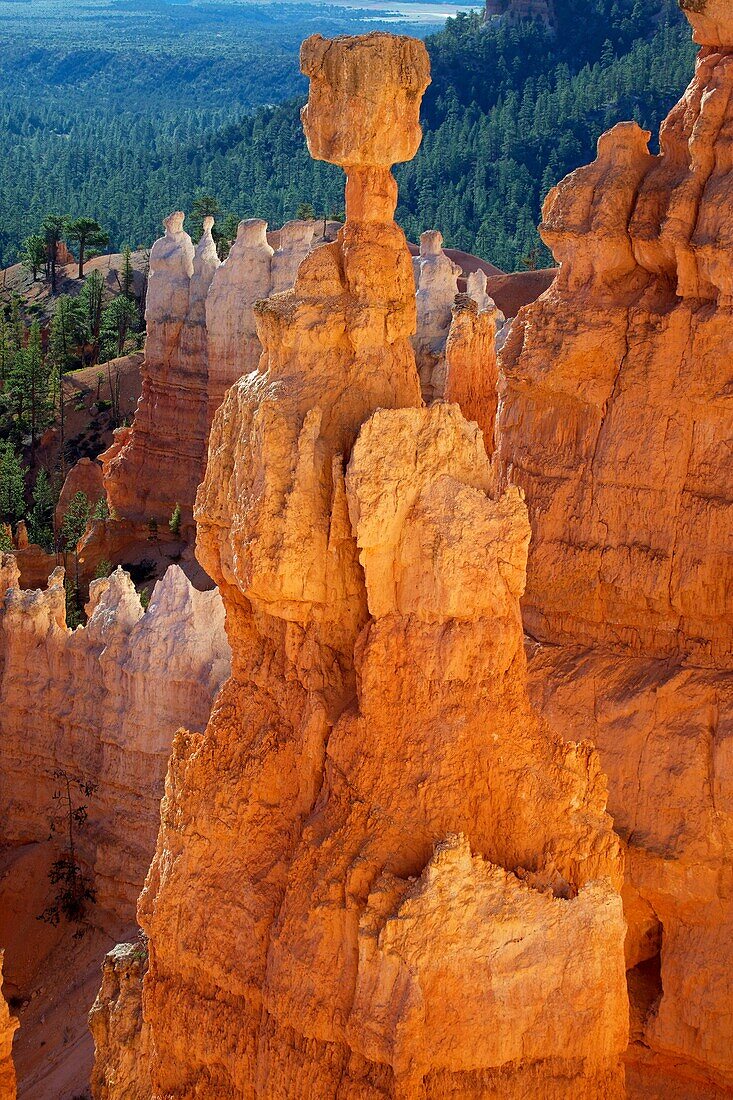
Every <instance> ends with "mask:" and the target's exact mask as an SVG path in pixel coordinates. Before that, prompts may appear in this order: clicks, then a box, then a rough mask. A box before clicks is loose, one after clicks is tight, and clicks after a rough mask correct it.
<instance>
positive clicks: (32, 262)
mask: <svg viewBox="0 0 733 1100" xmlns="http://www.w3.org/2000/svg"><path fill="white" fill-rule="evenodd" d="M45 259H46V241H45V238H44V237H43V235H42V234H41V233H31V234H30V236H29V237H26V238H25V240H24V241H23V244H22V245H21V246H20V262H21V263H22V264H23V266H24V267H26V268H27V269H28V270H29V271H30V273H31V275H32V277H33V282H35V281H36V279H37V278H38V272H39V271H40V270H41V268H42V267H43V264H44V261H45Z"/></svg>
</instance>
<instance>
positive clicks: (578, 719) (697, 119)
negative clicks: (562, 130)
mask: <svg viewBox="0 0 733 1100" xmlns="http://www.w3.org/2000/svg"><path fill="white" fill-rule="evenodd" d="M682 6H683V7H684V8H685V9H686V10H687V14H688V15H689V18H690V20H691V22H692V23H693V27H694V29H695V37H696V40H697V41H698V42H699V43H700V44H701V46H702V48H701V50H700V53H699V56H698V61H697V66H696V70H695V75H694V78H693V80H692V82H691V84H690V86H689V88H688V89H687V91H686V92H685V95H684V96H683V98H682V100H681V101H680V103H679V104H678V105H677V106H676V107H675V108H673V110H672V112H671V113H670V115H669V117H668V118H667V120H666V121H665V122H664V124H663V125H662V129H661V135H660V154H659V155H658V156H654V155H652V154H650V152H649V150H648V141H649V137H650V135H649V134H648V133H647V132H645V131H642V130H640V128H639V127H638V126H637V125H636V124H635V123H625V124H621V125H619V126H616V127H614V129H613V130H611V131H610V132H609V133H607V134H605V135H604V136H603V137H602V138H601V139H600V141H599V145H598V157H597V159H596V161H595V162H594V163H593V164H591V165H589V166H587V167H585V168H581V169H578V171H576V172H574V173H573V174H572V175H571V176H569V177H568V179H567V180H565V181H563V182H562V183H561V184H560V185H559V186H558V187H556V188H555V189H554V190H553V191H552V192H551V193H550V195H549V196H548V198H547V200H546V203H545V207H544V211H543V224H542V227H541V232H542V235H543V237H544V239H545V241H546V242H547V244H548V245H549V246H550V247H551V248H552V249H553V251H554V253H555V256H556V258H557V259H558V260H559V261H560V262H561V264H562V266H561V268H560V270H559V273H558V276H557V278H556V280H555V282H554V283H553V284H552V286H551V287H550V289H549V290H548V291H547V292H546V293H545V294H544V295H543V296H542V297H541V298H540V299H539V300H538V301H537V302H535V303H534V304H532V305H530V306H528V307H527V308H525V309H523V310H521V311H520V313H519V315H518V317H517V319H516V320H515V322H514V324H513V327H512V330H511V334H510V336H509V339H508V341H507V344H506V346H505V348H504V350H503V352H502V354H501V357H500V391H501V393H500V405H499V410H500V411H499V417H498V425H497V448H498V455H499V466H500V472H501V474H502V476H503V477H504V478H505V479H508V480H511V481H512V482H513V483H515V484H518V485H519V486H521V487H522V489H523V490H524V492H525V494H526V500H527V505H528V508H529V515H530V521H531V525H532V541H531V544H530V552H529V570H528V585H527V593H526V595H525V599H524V619H525V625H526V627H527V629H528V631H529V633H530V634H531V636H532V638H533V639H535V640H536V644H533V646H532V658H531V661H530V676H531V691H532V696H533V699H534V700H535V702H536V704H537V706H538V707H539V709H540V710H541V712H542V713H543V714H544V715H545V717H547V718H548V719H549V720H550V722H551V724H553V725H555V726H556V728H558V729H569V730H571V731H574V734H575V735H576V736H578V735H583V736H590V737H591V738H592V740H593V742H594V743H595V744H596V745H597V747H598V750H599V752H600V755H601V761H602V764H603V767H604V770H606V771H607V773H608V776H609V791H610V799H609V809H610V811H611V813H612V815H613V818H614V823H615V826H616V829H617V831H618V832H619V834H620V836H621V837H622V838H623V839H624V840H625V842H626V844H627V881H626V885H625V888H624V898H625V908H626V915H627V919H628V921H629V937H628V941H627V954H628V959H627V961H628V964H629V967H630V971H629V984H630V992H631V995H632V1026H633V1038H634V1039H635V1044H634V1046H632V1049H631V1053H630V1057H631V1060H632V1062H637V1063H638V1064H639V1065H638V1066H637V1069H639V1067H641V1068H640V1069H639V1081H640V1082H641V1084H640V1086H639V1087H640V1089H641V1090H642V1091H643V1090H644V1089H645V1088H647V1089H648V1088H649V1087H650V1086H649V1084H648V1082H649V1080H650V1077H649V1076H645V1074H647V1072H648V1073H650V1074H651V1073H654V1072H655V1070H654V1062H655V1059H658V1060H659V1061H658V1064H659V1065H663V1066H664V1069H663V1071H662V1072H661V1080H662V1084H660V1085H659V1088H660V1090H661V1091H660V1092H659V1093H657V1092H653V1093H652V1094H653V1095H654V1096H656V1095H662V1093H663V1092H665V1090H667V1091H666V1092H665V1094H670V1095H685V1096H686V1095H688V1093H687V1092H685V1091H684V1088H685V1087H686V1086H683V1085H682V1084H680V1081H681V1080H682V1079H683V1078H684V1079H685V1080H686V1079H687V1078H688V1077H689V1079H690V1081H691V1082H692V1083H691V1084H690V1086H689V1087H690V1091H689V1095H690V1096H692V1095H695V1096H697V1095H716V1096H717V1095H728V1093H729V1091H730V1089H731V1088H733V1060H732V1059H731V1053H730V1052H731V1037H732V1036H731V1015H730V1006H731V1003H733V988H732V987H731V984H730V973H731V971H732V970H733V947H732V945H733V936H732V934H731V932H732V929H731V916H732V914H733V910H732V909H731V906H732V905H733V889H732V888H731V883H732V882H733V832H732V831H731V807H732V806H733V803H732V802H731V793H730V786H731V776H733V759H732V758H731V750H730V745H731V738H730V729H731V690H733V600H732V599H731V596H732V595H733V494H732V491H731V487H732V486H733V476H732V475H733V461H731V446H732V444H733V408H732V407H731V401H730V393H731V387H732V386H733V372H732V371H731V357H730V350H729V348H730V344H731V340H732V339H733V314H732V313H731V303H732V302H733V296H732V294H731V288H732V287H733V263H732V262H731V252H730V247H729V238H730V232H731V219H730V214H729V207H730V197H731V182H730V163H731V162H730V152H729V150H730V141H731V133H732V132H733V110H732V109H731V93H732V92H733V14H732V13H731V8H730V5H729V4H727V3H722V2H717V0H700V2H697V0H695V3H692V2H690V3H685V4H683V5H682ZM695 1079H696V1080H697V1084H695ZM645 1082H646V1083H645ZM655 1087H656V1086H655ZM677 1088H681V1089H683V1091H682V1092H679V1093H678V1092H677V1091H675V1090H676V1089H677ZM695 1089H699V1090H702V1091H693V1090H695ZM640 1094H641V1093H640ZM634 1095H636V1093H635V1094H634Z"/></svg>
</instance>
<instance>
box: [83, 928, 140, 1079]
mask: <svg viewBox="0 0 733 1100" xmlns="http://www.w3.org/2000/svg"><path fill="white" fill-rule="evenodd" d="M146 962H147V952H146V949H145V945H144V943H122V944H118V945H117V947H115V948H113V949H112V951H110V952H109V953H108V954H107V955H106V957H105V960H104V964H103V967H102V988H101V989H100V991H99V994H98V996H97V999H96V1000H95V1002H94V1004H93V1005H92V1008H91V1010H90V1012H89V1027H90V1030H91V1032H92V1036H93V1038H94V1046H95V1049H96V1051H97V1059H96V1062H95V1065H94V1071H93V1074H92V1081H91V1085H92V1093H93V1095H94V1096H95V1097H98V1098H99V1100H150V1097H151V1092H152V1089H151V1083H150V1075H149V1074H148V1073H146V1068H147V1065H148V1057H149V1051H148V1035H147V1028H146V1025H145V1023H144V1022H143V1019H142V980H143V974H144V972H145V965H146Z"/></svg>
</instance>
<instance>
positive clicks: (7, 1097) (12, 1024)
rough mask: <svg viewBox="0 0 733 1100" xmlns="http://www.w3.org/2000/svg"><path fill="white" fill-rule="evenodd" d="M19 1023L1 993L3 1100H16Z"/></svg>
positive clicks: (0, 1087)
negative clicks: (15, 1043)
mask: <svg viewBox="0 0 733 1100" xmlns="http://www.w3.org/2000/svg"><path fill="white" fill-rule="evenodd" d="M2 962H3V955H2V951H0V985H2V973H3V965H2ZM17 1027H18V1021H17V1020H16V1019H15V1017H14V1016H11V1015H10V1009H9V1008H8V1006H7V1004H6V1002H5V998H4V997H3V995H2V992H0V1096H1V1097H2V1100H15V1085H16V1081H15V1067H14V1066H13V1035H14V1034H15V1031H16V1028H17Z"/></svg>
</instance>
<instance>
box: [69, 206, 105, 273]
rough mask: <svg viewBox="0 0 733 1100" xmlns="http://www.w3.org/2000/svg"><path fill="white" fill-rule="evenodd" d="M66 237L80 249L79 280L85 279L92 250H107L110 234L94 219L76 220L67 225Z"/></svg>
mask: <svg viewBox="0 0 733 1100" xmlns="http://www.w3.org/2000/svg"><path fill="white" fill-rule="evenodd" d="M66 235H67V237H68V238H69V240H70V241H72V242H74V243H75V244H77V245H78V249H79V278H80V279H83V278H84V263H85V261H86V259H87V254H88V252H89V249H90V248H93V249H97V248H106V247H107V245H108V244H109V234H108V233H106V232H105V231H104V229H102V227H101V225H100V224H99V222H98V221H95V220H94V218H75V219H74V220H73V221H68V222H67V223H66Z"/></svg>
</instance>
